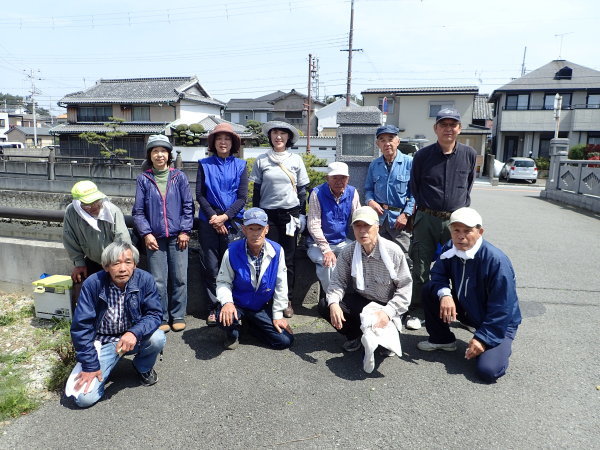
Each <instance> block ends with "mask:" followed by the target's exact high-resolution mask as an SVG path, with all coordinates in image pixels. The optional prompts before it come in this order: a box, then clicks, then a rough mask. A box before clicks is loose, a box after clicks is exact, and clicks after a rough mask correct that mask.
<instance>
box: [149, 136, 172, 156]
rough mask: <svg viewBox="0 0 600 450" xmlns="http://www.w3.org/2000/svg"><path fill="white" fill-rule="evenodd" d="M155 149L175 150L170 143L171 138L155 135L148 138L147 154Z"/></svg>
mask: <svg viewBox="0 0 600 450" xmlns="http://www.w3.org/2000/svg"><path fill="white" fill-rule="evenodd" d="M154 147H164V148H166V149H167V150H173V145H172V144H171V142H169V138H168V137H167V136H165V135H164V134H153V135H151V136H150V137H148V142H147V143H146V152H148V150H151V149H153V148H154Z"/></svg>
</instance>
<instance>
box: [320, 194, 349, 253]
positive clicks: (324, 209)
mask: <svg viewBox="0 0 600 450" xmlns="http://www.w3.org/2000/svg"><path fill="white" fill-rule="evenodd" d="M315 190H316V191H317V198H318V199H319V205H320V206H321V229H322V230H323V235H324V236H325V239H327V242H328V243H329V244H330V245H336V244H339V243H340V242H342V241H345V240H346V232H347V230H348V225H349V224H350V218H351V215H352V200H353V199H354V192H355V188H354V186H350V185H348V186H346V189H344V193H343V194H342V196H341V197H340V199H339V203H338V202H336V201H335V198H334V197H333V194H332V193H331V189H330V188H329V185H328V184H327V183H323V184H321V185H320V186H317V187H316V188H315Z"/></svg>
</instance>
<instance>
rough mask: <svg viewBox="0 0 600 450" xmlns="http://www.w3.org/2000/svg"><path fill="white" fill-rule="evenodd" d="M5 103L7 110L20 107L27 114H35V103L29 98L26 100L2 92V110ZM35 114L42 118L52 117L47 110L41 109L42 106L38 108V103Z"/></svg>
mask: <svg viewBox="0 0 600 450" xmlns="http://www.w3.org/2000/svg"><path fill="white" fill-rule="evenodd" d="M5 102H6V107H7V108H10V109H14V108H18V107H23V108H24V109H25V112H27V113H29V114H32V113H33V103H32V102H31V100H30V99H29V98H27V100H26V99H24V98H23V97H21V96H19V95H11V94H3V93H2V92H0V108H2V109H4V103H5ZM35 112H36V114H39V115H40V116H49V115H50V111H48V110H47V109H46V108H41V107H40V106H37V103H36V107H35Z"/></svg>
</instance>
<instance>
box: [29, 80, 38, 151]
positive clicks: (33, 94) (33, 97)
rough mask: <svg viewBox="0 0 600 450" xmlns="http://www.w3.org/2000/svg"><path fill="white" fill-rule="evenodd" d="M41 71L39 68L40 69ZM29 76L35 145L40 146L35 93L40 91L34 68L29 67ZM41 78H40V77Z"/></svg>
mask: <svg viewBox="0 0 600 450" xmlns="http://www.w3.org/2000/svg"><path fill="white" fill-rule="evenodd" d="M38 72H39V70H38ZM27 78H29V79H30V80H31V105H32V109H33V146H34V147H37V146H38V141H37V115H36V112H35V95H36V94H37V93H38V91H37V90H36V89H35V80H36V78H35V75H34V71H33V69H29V74H28V75H27ZM38 80H39V78H38Z"/></svg>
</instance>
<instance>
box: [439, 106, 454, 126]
mask: <svg viewBox="0 0 600 450" xmlns="http://www.w3.org/2000/svg"><path fill="white" fill-rule="evenodd" d="M443 119H454V120H458V121H459V122H460V113H459V112H458V111H457V110H455V109H453V108H444V109H440V111H439V112H438V113H437V116H436V117H435V123H438V122H439V121H440V120H443Z"/></svg>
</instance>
